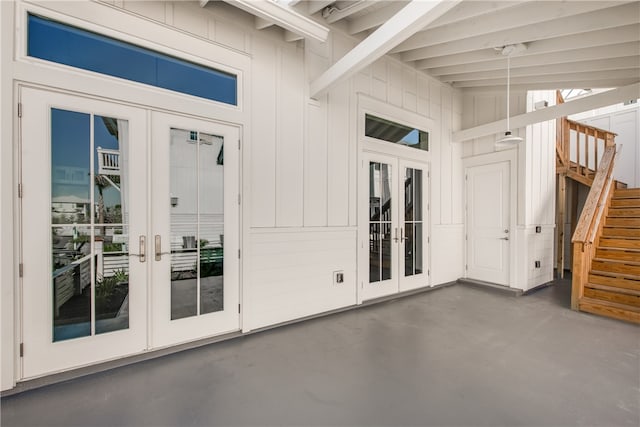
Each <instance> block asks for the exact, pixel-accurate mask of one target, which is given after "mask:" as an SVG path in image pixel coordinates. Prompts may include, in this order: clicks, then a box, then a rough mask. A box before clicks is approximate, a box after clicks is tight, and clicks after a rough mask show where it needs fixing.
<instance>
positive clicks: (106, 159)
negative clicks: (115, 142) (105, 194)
mask: <svg viewBox="0 0 640 427" xmlns="http://www.w3.org/2000/svg"><path fill="white" fill-rule="evenodd" d="M96 151H97V152H98V174H100V175H117V176H120V150H111V149H108V148H102V147H98V148H97V149H96Z"/></svg>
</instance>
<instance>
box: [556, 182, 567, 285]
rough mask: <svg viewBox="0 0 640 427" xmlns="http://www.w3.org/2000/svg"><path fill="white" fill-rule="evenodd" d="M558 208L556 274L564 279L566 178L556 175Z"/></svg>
mask: <svg viewBox="0 0 640 427" xmlns="http://www.w3.org/2000/svg"><path fill="white" fill-rule="evenodd" d="M557 196H558V200H557V203H558V206H557V208H556V230H557V233H556V235H557V236H558V240H557V242H556V255H557V263H556V272H557V275H558V277H559V278H561V279H564V258H565V255H564V234H565V233H564V223H565V216H566V209H567V176H566V175H558V191H557Z"/></svg>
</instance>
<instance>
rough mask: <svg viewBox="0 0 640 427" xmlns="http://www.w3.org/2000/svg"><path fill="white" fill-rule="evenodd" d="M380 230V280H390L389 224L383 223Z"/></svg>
mask: <svg viewBox="0 0 640 427" xmlns="http://www.w3.org/2000/svg"><path fill="white" fill-rule="evenodd" d="M381 228H382V280H388V279H391V222H384V223H382V225H381Z"/></svg>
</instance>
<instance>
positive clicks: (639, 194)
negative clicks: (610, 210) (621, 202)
mask: <svg viewBox="0 0 640 427" xmlns="http://www.w3.org/2000/svg"><path fill="white" fill-rule="evenodd" d="M613 198H614V199H637V198H640V188H616V189H615V191H614V192H613Z"/></svg>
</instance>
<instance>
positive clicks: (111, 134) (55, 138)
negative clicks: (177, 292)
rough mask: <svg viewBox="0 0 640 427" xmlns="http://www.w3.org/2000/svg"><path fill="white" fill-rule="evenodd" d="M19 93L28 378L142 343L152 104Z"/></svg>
mask: <svg viewBox="0 0 640 427" xmlns="http://www.w3.org/2000/svg"><path fill="white" fill-rule="evenodd" d="M20 97H21V103H22V119H21V122H20V126H21V151H20V155H21V158H20V160H21V161H20V167H21V171H20V172H21V182H22V190H23V195H22V199H21V213H22V214H21V221H22V224H21V237H22V238H21V246H22V247H21V253H22V260H23V278H22V295H21V297H22V319H23V321H22V335H23V341H24V343H23V345H24V346H23V350H24V356H23V358H22V359H21V360H22V377H23V378H32V377H37V376H40V375H43V374H48V373H53V372H57V371H63V370H66V369H69V368H72V367H78V366H83V365H87V364H91V363H95V362H98V361H103V360H108V359H113V358H117V357H121V356H124V355H128V354H133V353H137V352H140V351H143V350H144V349H145V348H146V344H147V343H146V330H147V322H146V319H147V309H146V307H147V265H148V262H149V258H148V257H144V256H142V255H143V254H145V249H146V242H145V238H144V236H145V235H146V226H147V221H146V217H147V202H146V200H147V197H146V194H147V166H146V165H147V161H146V160H147V157H146V153H147V151H146V144H147V138H146V112H145V111H144V110H140V109H137V108H131V107H127V106H123V105H116V104H113V103H107V102H102V101H96V100H92V99H88V98H82V97H77V96H71V95H66V94H61V93H56V92H48V91H44V90H38V89H32V88H21V93H20Z"/></svg>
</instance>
